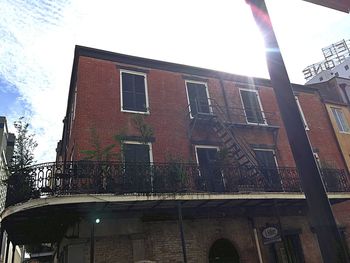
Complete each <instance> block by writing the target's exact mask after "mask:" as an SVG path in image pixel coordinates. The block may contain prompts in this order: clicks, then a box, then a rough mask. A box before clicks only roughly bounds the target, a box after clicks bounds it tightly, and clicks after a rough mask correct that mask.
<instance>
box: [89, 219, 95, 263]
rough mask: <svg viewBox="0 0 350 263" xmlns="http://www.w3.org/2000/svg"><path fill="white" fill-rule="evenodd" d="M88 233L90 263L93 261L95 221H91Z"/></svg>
mask: <svg viewBox="0 0 350 263" xmlns="http://www.w3.org/2000/svg"><path fill="white" fill-rule="evenodd" d="M91 224H92V225H91V233H90V263H94V262H95V222H93V221H92V222H91Z"/></svg>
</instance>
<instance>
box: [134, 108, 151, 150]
mask: <svg viewBox="0 0 350 263" xmlns="http://www.w3.org/2000/svg"><path fill="white" fill-rule="evenodd" d="M132 122H133V125H134V127H135V128H136V130H137V131H138V132H139V133H140V136H141V142H142V143H148V142H149V141H150V140H151V139H152V137H153V136H154V130H153V127H152V126H151V125H149V124H147V123H146V122H145V117H144V116H143V115H139V114H138V115H135V116H134V117H133V118H132Z"/></svg>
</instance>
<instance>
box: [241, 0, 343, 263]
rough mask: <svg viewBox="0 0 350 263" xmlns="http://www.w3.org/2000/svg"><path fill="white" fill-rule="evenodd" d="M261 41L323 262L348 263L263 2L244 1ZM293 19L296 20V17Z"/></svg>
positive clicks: (260, 0)
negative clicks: (249, 10) (258, 30)
mask: <svg viewBox="0 0 350 263" xmlns="http://www.w3.org/2000/svg"><path fill="white" fill-rule="evenodd" d="M246 2H247V3H248V4H249V5H250V8H251V11H252V13H253V16H254V19H255V22H256V23H257V25H258V26H259V28H260V31H261V32H262V34H263V36H264V40H265V50H266V60H267V65H268V70H269V74H270V79H271V84H272V87H273V89H274V91H275V94H276V98H277V103H278V106H279V108H280V111H281V115H282V120H283V123H284V125H285V127H286V131H287V136H288V140H289V144H290V146H291V149H292V152H293V156H294V160H295V162H296V166H297V168H298V171H299V175H300V180H301V185H302V188H303V191H304V193H305V196H306V201H307V204H308V216H309V220H310V223H311V226H312V227H313V228H314V229H315V232H316V234H317V239H318V244H319V247H320V250H321V254H322V258H323V262H324V263H335V262H341V263H343V262H344V263H345V262H349V259H348V258H347V256H346V252H345V248H344V246H343V243H342V241H341V236H340V234H339V230H338V228H337V224H336V222H335V219H334V216H333V213H332V209H331V205H330V203H329V200H328V197H327V194H326V190H325V187H324V185H323V182H322V179H321V173H320V170H319V169H318V167H317V164H316V161H315V159H314V156H313V152H312V148H311V145H310V142H309V139H308V136H307V134H306V131H305V129H304V125H303V122H302V119H301V117H300V114H299V112H298V108H297V104H296V101H295V98H294V94H293V90H292V87H291V84H290V81H289V77H288V74H287V70H286V68H285V65H284V62H283V58H282V55H281V52H280V49H279V46H278V43H277V39H276V36H275V33H274V30H273V27H272V24H271V20H270V16H269V14H268V11H267V8H266V4H265V1H264V0H246ZM296 19H297V17H296Z"/></svg>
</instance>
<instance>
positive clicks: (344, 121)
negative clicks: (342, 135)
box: [338, 110, 349, 132]
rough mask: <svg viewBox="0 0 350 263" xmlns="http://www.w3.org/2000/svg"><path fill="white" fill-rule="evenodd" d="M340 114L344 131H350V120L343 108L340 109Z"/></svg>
mask: <svg viewBox="0 0 350 263" xmlns="http://www.w3.org/2000/svg"><path fill="white" fill-rule="evenodd" d="M338 116H339V121H340V122H341V124H342V127H343V131H344V132H349V125H348V122H347V121H346V119H345V116H344V113H343V112H342V111H341V110H338Z"/></svg>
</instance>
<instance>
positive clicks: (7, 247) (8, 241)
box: [4, 235, 10, 263]
mask: <svg viewBox="0 0 350 263" xmlns="http://www.w3.org/2000/svg"><path fill="white" fill-rule="evenodd" d="M9 250H10V239H9V236H8V235H7V242H6V253H5V261H4V262H6V263H7V262H8V260H9Z"/></svg>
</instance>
